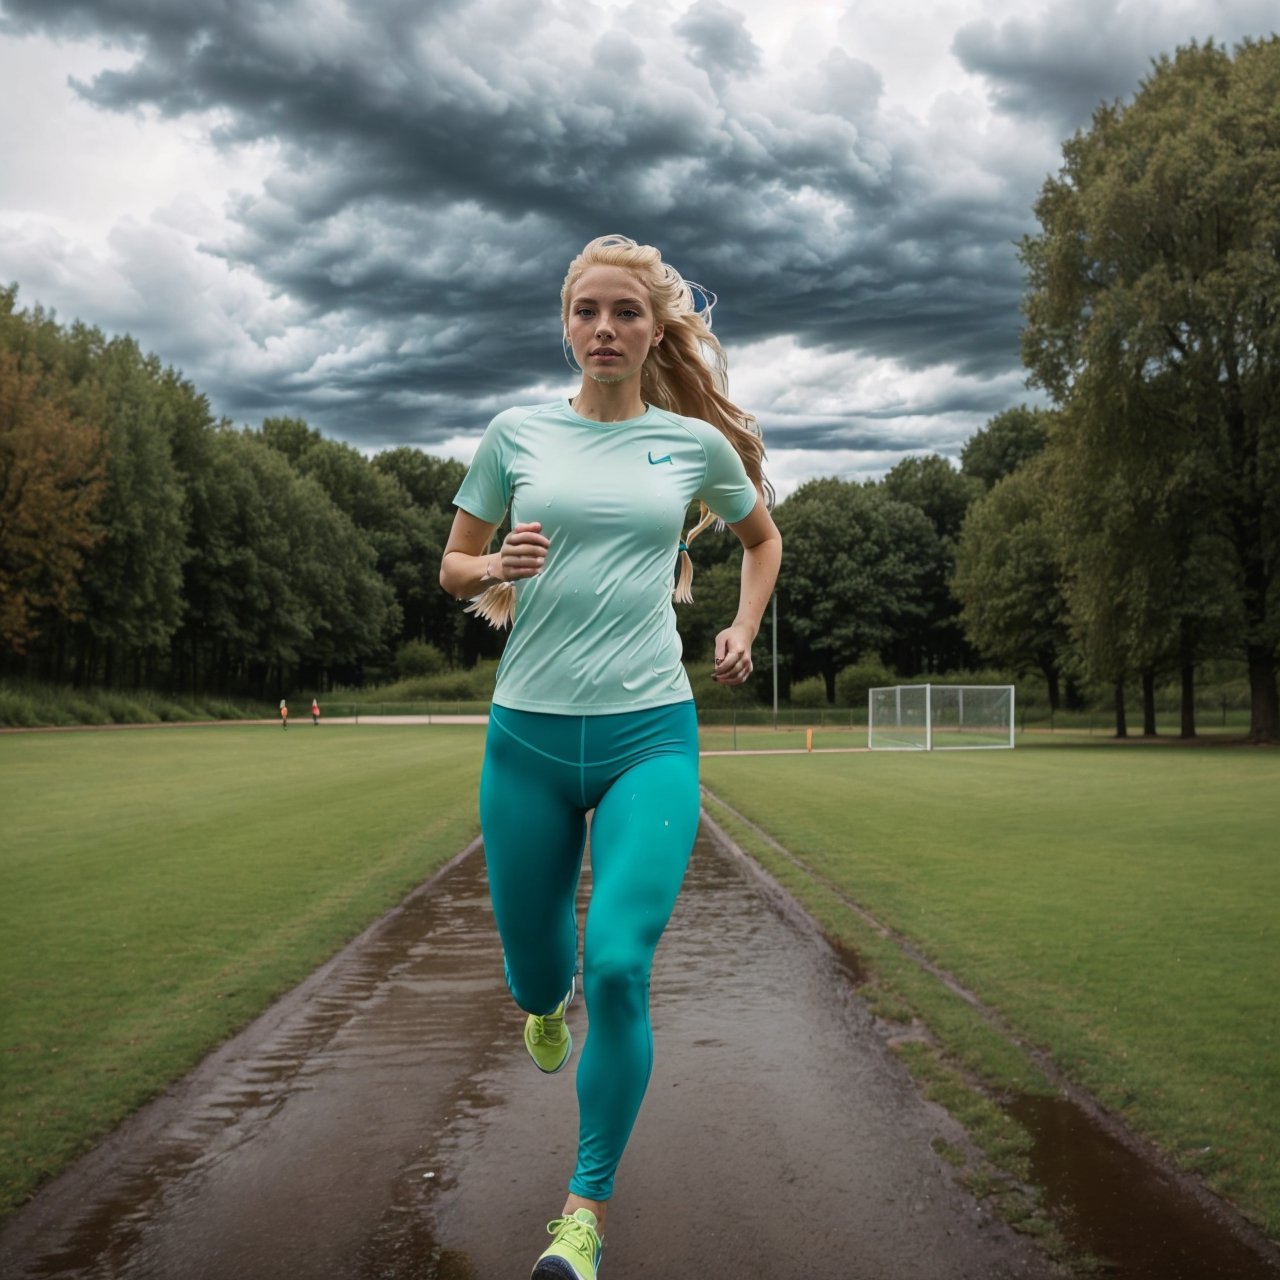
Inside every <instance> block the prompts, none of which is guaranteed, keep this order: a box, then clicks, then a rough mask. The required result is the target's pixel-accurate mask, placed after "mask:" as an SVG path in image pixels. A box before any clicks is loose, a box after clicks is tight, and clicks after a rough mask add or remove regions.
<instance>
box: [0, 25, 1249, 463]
mask: <svg viewBox="0 0 1280 1280" xmlns="http://www.w3.org/2000/svg"><path fill="white" fill-rule="evenodd" d="M1205 4H1206V5H1207V0H1205ZM801 7H802V8H803V6H801ZM974 7H975V8H977V7H978V5H977V3H976V0H975V5H974ZM1228 7H1232V6H1228ZM1237 8H1238V12H1237V13H1236V16H1235V19H1234V21H1233V28H1234V29H1233V30H1232V31H1229V32H1226V31H1224V32H1223V34H1225V35H1227V36H1238V35H1240V34H1244V33H1246V32H1247V31H1249V30H1255V31H1256V30H1262V29H1263V27H1262V25H1261V24H1262V19H1261V18H1260V17H1259V16H1258V11H1257V7H1256V6H1253V7H1252V8H1251V7H1250V6H1249V5H1242V6H1237ZM1221 9H1222V6H1216V7H1215V8H1214V12H1215V13H1219V14H1220V12H1221ZM762 12H763V10H759V9H753V8H752V6H751V5H745V6H735V5H734V4H732V3H728V2H724V0H695V3H693V4H691V5H688V4H676V5H668V6H663V5H661V4H659V5H644V6H641V5H639V4H597V5H592V4H589V3H581V4H577V3H575V4H572V5H571V4H568V3H565V2H564V0H451V2H449V3H427V4H423V3H420V2H419V3H412V4H411V3H406V2H405V0H367V2H366V3H362V4H359V5H357V4H355V3H350V2H344V0H313V2H311V3H305V4H304V3H300V2H297V0H292V2H284V3H280V2H275V0H272V2H268V0H242V2H241V3H227V4H218V5H189V6H188V5H156V4H154V3H153V2H152V0H0V43H9V42H20V41H22V40H23V39H30V40H42V39H43V40H46V41H47V40H48V39H50V38H55V39H57V40H59V41H61V42H64V43H65V44H68V45H70V44H73V43H75V42H95V43H96V44H97V45H99V46H101V47H105V48H106V49H108V50H109V51H111V53H112V58H111V65H110V66H107V67H105V68H103V69H100V70H97V71H95V72H94V73H92V74H88V75H84V76H77V77H74V80H73V83H74V89H75V92H76V94H77V95H78V98H79V101H80V102H81V103H83V104H87V105H88V106H89V107H91V108H92V109H93V110H95V111H98V112H103V113H110V114H112V115H115V116H121V117H133V118H138V119H144V120H149V121H155V122H159V124H166V123H167V124H169V125H171V126H172V127H173V128H175V129H176V128H182V129H186V130H188V131H189V132H190V133H192V134H194V135H196V136H198V137H199V138H200V139H201V140H202V143H203V145H206V146H208V147H209V148H210V149H211V150H212V151H213V152H216V153H217V155H218V156H219V157H220V158H221V160H220V162H221V164H222V165H223V167H224V169H225V168H230V169H232V170H234V168H235V166H236V163H237V157H241V156H244V157H246V158H247V159H246V180H245V182H244V185H243V186H242V187H240V188H239V189H238V190H234V191H232V190H223V191H211V192H208V193H204V194H203V195H200V196H198V197H193V196H192V195H190V193H188V194H187V195H184V196H183V197H181V198H175V200H174V201H173V202H172V203H170V204H169V205H167V206H165V207H163V208H160V209H157V210H155V211H154V212H153V214H152V216H151V217H150V218H149V219H147V220H144V221H140V220H137V219H134V220H132V221H130V222H128V223H122V224H119V225H116V226H115V227H113V228H112V230H111V232H110V235H109V236H108V238H107V241H106V243H105V244H104V245H103V246H100V247H99V248H98V250H97V251H96V254H89V253H88V252H87V251H86V250H85V248H84V247H83V246H78V245H77V244H76V243H75V242H74V241H73V240H71V239H70V238H68V237H67V236H65V235H62V234H61V233H60V232H58V231H57V230H56V228H52V227H51V226H48V225H41V224H40V223H39V222H38V221H37V222H33V221H31V220H30V219H28V220H26V221H24V222H22V223H21V224H20V225H19V224H18V223H16V222H13V221H8V222H5V223H3V224H0V278H6V279H16V280H17V281H18V283H19V284H20V286H21V287H22V290H23V293H22V299H23V300H26V301H46V302H53V301H54V300H55V298H56V299H57V300H58V303H59V306H60V307H61V309H62V310H63V311H64V312H65V311H66V310H67V309H68V303H71V304H73V305H74V306H75V310H76V313H77V314H80V315H81V316H82V318H84V319H85V320H87V321H89V322H91V323H99V324H102V325H103V326H104V327H110V326H112V325H118V326H120V327H124V328H129V329H130V330H131V331H132V332H134V333H135V334H136V336H138V337H139V339H140V340H141V341H143V342H144V343H145V344H146V345H147V346H149V347H150V348H152V349H154V350H156V351H158V352H159V353H160V354H161V356H162V358H164V359H166V360H167V361H172V362H174V363H177V364H180V365H181V366H182V367H183V368H184V370H185V372H186V373H187V375H188V376H189V377H191V378H192V379H193V380H194V381H196V382H197V384H198V385H200V386H201V387H202V389H204V390H206V391H208V392H209V394H210V395H211V397H212V399H213V400H214V402H215V405H216V406H217V407H218V409H219V410H220V411H222V412H225V413H227V414H228V415H230V416H232V417H234V418H238V419H242V420H247V421H251V420H254V419H255V418H260V417H261V416H263V415H264V414H267V413H284V412H287V413H294V414H298V415H300V416H303V417H306V418H307V419H308V420H309V421H311V422H313V423H314V424H315V425H317V426H319V427H320V428H321V429H322V430H324V431H325V432H326V433H328V434H330V435H333V436H336V437H338V438H341V439H345V440H348V441H351V442H352V443H355V444H357V445H359V446H362V447H368V448H379V447H384V446H387V445H391V444H399V443H418V444H421V445H423V446H424V447H426V448H428V449H433V448H435V449H438V448H442V447H445V446H450V447H456V445H457V441H458V440H459V439H462V438H465V437H468V436H474V434H475V433H477V432H478V430H479V429H480V428H481V427H482V426H483V424H484V422H485V421H486V420H487V418H488V417H489V416H490V415H491V414H492V413H493V412H494V411H495V410H496V409H497V408H500V407H501V406H503V405H505V404H509V403H513V402H518V401H522V400H524V401H527V400H532V399H538V398H545V397H547V396H550V395H553V394H558V393H560V392H561V391H562V390H563V389H564V388H565V387H566V386H568V385H570V384H571V382H572V375H571V374H570V372H569V370H568V369H567V368H566V367H565V366H564V364H563V362H562V357H561V352H560V341H559V339H560V320H559V314H558V291H559V285H560V280H561V277H562V275H563V271H564V268H565V265H566V264H567V262H568V260H569V259H570V258H571V257H572V256H573V254H574V253H575V252H576V251H577V250H578V249H579V248H580V247H581V245H582V244H583V243H584V242H585V241H586V240H588V239H590V238H591V237H593V236H595V235H598V234H602V233H604V232H622V233H624V234H627V235H631V236H634V237H636V238H637V239H640V240H643V241H647V242H650V243H654V244H657V245H659V246H660V247H661V248H662V250H663V252H664V255H665V256H666V257H667V259H668V260H669V261H671V262H673V263H674V264H675V265H676V266H677V267H678V268H679V269H680V270H681V271H682V272H684V273H685V274H686V275H687V276H688V277H689V278H691V279H694V280H697V281H699V282H701V283H702V284H703V285H705V286H707V287H708V288H710V289H712V290H714V291H715V293H716V294H718V295H719V299H720V301H719V305H718V306H717V308H716V311H715V327H716V331H717V333H718V334H719V335H720V336H721V339H722V340H723V341H724V342H725V344H726V346H727V347H728V349H729V353H730V359H731V366H732V368H733V369H734V371H735V372H734V374H733V376H734V391H735V394H739V393H740V394H741V395H742V396H743V398H744V399H745V397H746V394H747V393H751V394H753V395H754V396H755V397H756V398H755V399H754V400H753V401H752V403H751V407H752V408H753V409H755V410H756V411H757V412H758V413H759V416H760V418H761V421H762V423H763V425H764V426H765V429H766V431H767V432H768V433H769V439H770V445H771V448H772V449H775V450H779V451H783V452H786V453H787V456H788V459H789V461H788V464H787V465H788V467H789V468H794V469H795V470H796V471H797V472H802V471H803V468H804V461H805V455H808V456H809V461H811V463H812V470H813V473H815V474H816V473H817V472H819V471H820V470H823V469H824V467H825V466H827V465H828V463H829V455H830V453H831V451H832V450H841V451H844V453H845V454H847V455H849V456H850V457H854V456H861V455H863V454H864V453H874V454H876V456H877V457H888V456H892V455H893V454H894V453H895V452H910V451H916V452H918V451H920V450H921V449H924V448H931V447H941V448H944V449H946V450H947V451H950V452H955V451H956V450H958V447H959V444H960V443H962V442H963V439H964V437H965V435H966V434H967V433H968V432H970V431H972V430H973V429H975V428H976V427H977V426H979V425H981V422H982V421H983V420H984V419H985V417H987V416H990V415H991V414H993V413H995V412H998V411H1000V410H1001V409H1003V408H1006V407H1008V406H1009V405H1010V404H1011V403H1016V402H1017V401H1018V400H1020V399H1025V398H1026V396H1027V393H1026V391H1025V389H1024V388H1023V387H1022V385H1021V374H1020V371H1019V368H1018V329H1019V326H1020V316H1019V301H1020V297H1021V292H1022V287H1023V281H1022V274H1021V270H1020V267H1019V264H1018V262H1017V257H1016V252H1015V248H1014V246H1015V242H1016V241H1017V239H1018V238H1019V237H1020V236H1021V235H1023V234H1025V233H1026V232H1028V231H1030V230H1032V229H1033V221H1032V217H1031V212H1030V207H1031V202H1032V200H1033V199H1034V196H1035V193H1036V190H1037V188H1038V186H1039V184H1040V183H1041V182H1042V181H1043V179H1044V176H1045V175H1046V174H1047V173H1048V172H1049V171H1050V170H1051V169H1053V168H1054V167H1056V154H1055V148H1056V147H1057V146H1058V145H1059V144H1060V140H1061V137H1062V136H1063V132H1064V130H1065V131H1068V132H1069V131H1070V129H1072V128H1075V127H1077V126H1078V125H1079V124H1080V123H1082V122H1085V121H1087V118H1088V114H1089V112H1090V111H1091V110H1092V107H1093V106H1094V105H1096V103H1097V101H1099V100H1101V99H1105V98H1109V97H1114V96H1117V95H1124V94H1128V93H1131V92H1132V91H1133V89H1134V88H1135V87H1136V77H1137V76H1139V75H1140V74H1141V73H1142V70H1143V65H1142V64H1144V63H1145V61H1147V60H1149V58H1150V57H1151V56H1153V55H1154V54H1156V53H1158V52H1160V51H1161V50H1164V49H1171V48H1172V47H1173V45H1175V44H1176V43H1178V42H1179V41H1181V42H1184V43H1185V42H1186V40H1187V39H1189V38H1190V37H1192V36H1194V35H1200V34H1202V33H1201V32H1200V30H1199V29H1198V27H1197V26H1196V25H1195V23H1194V22H1193V18H1194V11H1192V10H1188V11H1187V12H1185V13H1183V14H1181V15H1180V14H1179V13H1178V12H1177V11H1176V9H1175V10H1174V11H1172V12H1171V11H1169V10H1162V11H1160V12H1161V13H1162V14H1163V16H1162V17H1161V18H1160V21H1159V24H1158V32H1159V34H1158V35H1157V36H1156V37H1154V38H1155V39H1156V41H1157V42H1156V43H1154V44H1153V43H1152V39H1151V38H1149V36H1148V35H1144V27H1143V24H1142V23H1141V22H1139V21H1138V19H1137V18H1136V17H1134V16H1133V7H1132V6H1131V7H1130V9H1128V10H1122V11H1121V12H1120V13H1119V14H1118V15H1110V14H1109V11H1108V12H1104V11H1103V10H1102V9H1101V7H1099V8H1098V9H1097V11H1096V12H1094V13H1092V14H1089V13H1085V12H1084V11H1082V10H1080V9H1078V8H1076V7H1070V8H1069V7H1067V6H1065V5H1052V6H1050V7H1049V9H1048V10H1046V11H1045V12H1044V13H1042V14H1041V15H1039V16H1035V15H1033V16H1029V17H1020V16H1019V17H1008V18H1006V19H1004V20H1003V21H997V20H994V19H989V18H981V19H979V18H977V17H975V18H974V19H973V20H972V21H970V22H969V23H967V24H965V25H961V26H960V27H959V28H958V29H957V30H956V31H955V33H954V37H953V43H952V47H951V50H950V64H951V65H950V67H949V68H948V69H947V73H948V75H950V76H951V77H952V79H951V81H948V84H947V85H942V86H940V88H939V92H938V94H937V95H936V96H935V97H934V99H933V100H932V101H929V102H923V103H919V104H910V106H909V107H908V106H906V105H904V104H903V103H902V102H900V101H895V100H893V99H892V97H891V95H890V93H889V92H888V90H887V84H888V77H887V75H886V74H885V73H884V72H883V71H882V70H881V68H880V67H879V66H877V65H875V63H874V62H873V61H872V60H869V59H868V58H866V57H862V56H860V53H859V50H858V48H857V47H856V46H855V45H854V44H853V43H850V42H848V41H846V44H845V45H844V46H842V45H841V44H840V43H839V42H837V41H835V40H834V39H833V40H832V41H829V42H826V43H824V44H823V45H822V47H815V46H814V45H813V43H812V42H809V43H807V44H806V43H805V42H803V41H800V40H799V37H798V36H795V35H794V33H793V36H792V37H791V38H790V39H788V38H785V37H779V36H778V29H777V27H776V26H774V27H769V28H768V32H767V36H766V35H761V34H759V33H760V32H761V31H764V30H765V27H764V26H762V25H761V23H762V21H763V20H762V19H761V17H760V15H761V13H762ZM1151 12H1152V13H1155V12H1156V10H1155V9H1154V7H1152V9H1151ZM1082 15H1083V16H1082ZM856 19H857V14H855V12H854V11H853V10H850V11H849V13H848V15H846V21H845V23H844V25H843V26H841V27H840V28H839V29H840V30H842V31H843V30H849V29H851V28H853V27H854V26H856ZM1254 21H1256V22H1257V23H1258V24H1259V25H1258V26H1251V25H1250V24H1251V22H1254ZM766 25H767V24H766ZM948 86H950V87H948ZM988 104H989V105H988ZM989 107H994V108H995V114H994V115H993V114H992V113H991V111H990V109H989ZM248 158H251V159H252V163H249V160H248ZM121 162H122V163H126V164H130V165H138V166H142V165H145V164H146V163H147V157H146V156H145V155H142V154H131V155H128V156H122V157H121ZM10 198H11V197H10V193H9V192H7V191H6V190H5V188H4V186H3V179H2V178H0V203H7V202H8V201H9V200H10ZM46 293H47V294H51V295H53V296H51V297H45V296H44V294H46ZM95 307H96V308H97V309H94V308H95ZM891 382H892V383H893V384H894V385H892V386H891V385H889V383H891ZM912 424H914V425H912ZM851 465H853V466H854V467H855V469H856V467H857V466H859V465H861V464H859V463H857V462H855V463H853V464H851Z"/></svg>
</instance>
